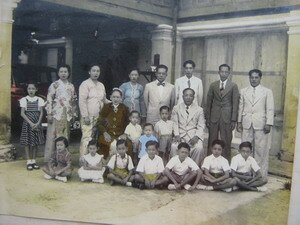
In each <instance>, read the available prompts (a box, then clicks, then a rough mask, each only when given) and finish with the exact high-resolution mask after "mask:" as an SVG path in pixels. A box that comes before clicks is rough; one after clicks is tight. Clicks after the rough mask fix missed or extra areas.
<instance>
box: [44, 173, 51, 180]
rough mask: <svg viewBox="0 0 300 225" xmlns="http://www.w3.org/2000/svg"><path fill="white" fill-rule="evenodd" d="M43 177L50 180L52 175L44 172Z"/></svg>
mask: <svg viewBox="0 0 300 225" xmlns="http://www.w3.org/2000/svg"><path fill="white" fill-rule="evenodd" d="M44 178H45V179H47V180H51V179H52V178H53V177H51V176H50V175H48V174H44Z"/></svg>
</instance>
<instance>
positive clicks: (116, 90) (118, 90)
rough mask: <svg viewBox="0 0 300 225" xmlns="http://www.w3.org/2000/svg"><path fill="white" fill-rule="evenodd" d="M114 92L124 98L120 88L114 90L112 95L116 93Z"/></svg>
mask: <svg viewBox="0 0 300 225" xmlns="http://www.w3.org/2000/svg"><path fill="white" fill-rule="evenodd" d="M114 92H119V94H120V95H121V97H122V96H123V92H122V90H121V89H120V88H113V90H112V91H111V95H112V94H113V93H114Z"/></svg>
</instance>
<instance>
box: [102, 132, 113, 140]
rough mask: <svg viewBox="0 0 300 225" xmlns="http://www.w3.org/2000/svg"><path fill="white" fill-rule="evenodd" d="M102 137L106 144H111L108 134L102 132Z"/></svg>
mask: <svg viewBox="0 0 300 225" xmlns="http://www.w3.org/2000/svg"><path fill="white" fill-rule="evenodd" d="M103 136H104V140H105V141H106V142H111V136H110V135H109V133H107V132H104V133H103Z"/></svg>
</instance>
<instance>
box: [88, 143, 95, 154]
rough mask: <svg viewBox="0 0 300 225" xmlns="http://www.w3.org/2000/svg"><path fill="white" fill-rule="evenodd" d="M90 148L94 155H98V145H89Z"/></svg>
mask: <svg viewBox="0 0 300 225" xmlns="http://www.w3.org/2000/svg"><path fill="white" fill-rule="evenodd" d="M88 150H89V153H90V154H91V155H92V156H94V155H96V152H97V146H96V145H89V148H88Z"/></svg>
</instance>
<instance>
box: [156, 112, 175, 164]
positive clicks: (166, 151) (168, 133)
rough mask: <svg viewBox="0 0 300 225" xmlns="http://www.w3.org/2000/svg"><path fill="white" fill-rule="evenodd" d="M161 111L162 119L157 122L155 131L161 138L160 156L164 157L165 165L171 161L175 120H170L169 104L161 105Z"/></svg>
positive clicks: (159, 138)
mask: <svg viewBox="0 0 300 225" xmlns="http://www.w3.org/2000/svg"><path fill="white" fill-rule="evenodd" d="M159 112H160V118H161V119H160V120H159V121H158V122H157V123H156V124H155V126H154V131H155V133H156V136H157V138H158V140H159V156H160V157H161V158H162V159H163V161H164V165H166V164H167V162H168V161H169V155H170V149H171V144H172V139H173V131H174V122H173V121H172V120H169V117H170V108H169V107H168V106H162V107H160V109H159Z"/></svg>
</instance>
